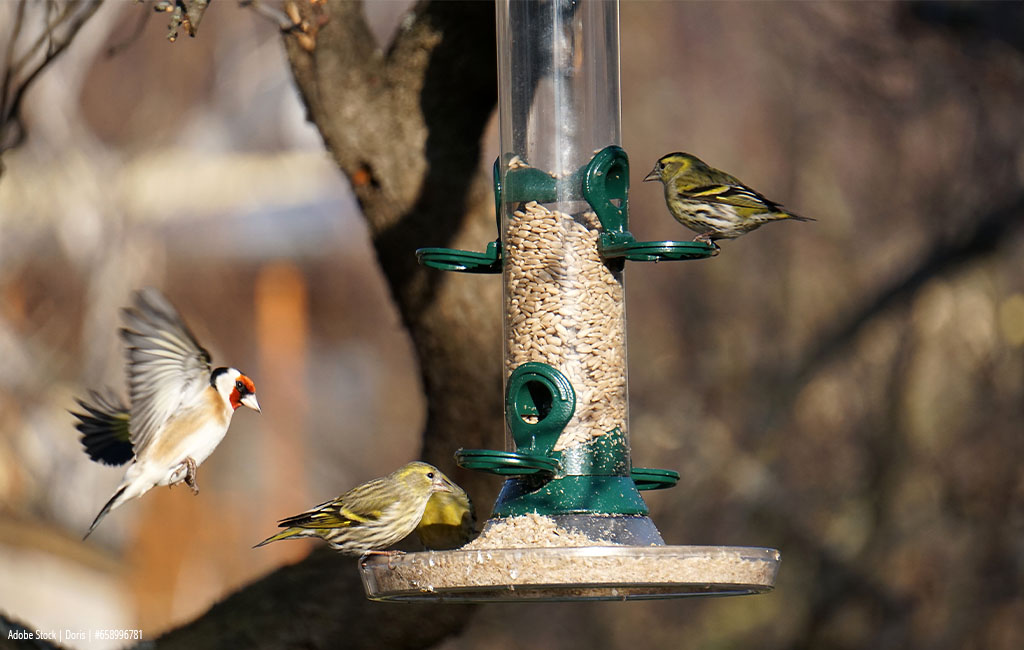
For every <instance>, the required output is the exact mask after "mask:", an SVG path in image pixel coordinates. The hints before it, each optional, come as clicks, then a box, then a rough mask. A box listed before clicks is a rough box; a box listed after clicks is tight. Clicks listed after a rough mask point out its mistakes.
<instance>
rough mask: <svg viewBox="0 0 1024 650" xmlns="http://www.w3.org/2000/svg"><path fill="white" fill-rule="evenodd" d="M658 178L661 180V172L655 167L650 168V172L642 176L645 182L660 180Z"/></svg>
mask: <svg viewBox="0 0 1024 650" xmlns="http://www.w3.org/2000/svg"><path fill="white" fill-rule="evenodd" d="M660 180H661V174H659V173H658V168H657V167H655V168H654V169H652V170H651V173H650V174H648V175H646V176H644V182H645V183H646V182H647V181H660Z"/></svg>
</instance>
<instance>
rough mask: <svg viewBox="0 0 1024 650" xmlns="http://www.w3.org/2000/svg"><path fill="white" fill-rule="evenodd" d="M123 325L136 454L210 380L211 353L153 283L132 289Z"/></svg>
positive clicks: (131, 426)
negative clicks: (132, 302) (154, 287)
mask: <svg viewBox="0 0 1024 650" xmlns="http://www.w3.org/2000/svg"><path fill="white" fill-rule="evenodd" d="M123 316H124V322H125V325H126V327H124V328H122V329H121V337H122V338H123V339H124V341H125V343H126V344H127V346H128V348H127V356H128V393H129V398H130V400H131V421H130V423H129V428H130V432H131V442H132V444H133V445H134V446H135V454H136V455H138V454H139V453H141V452H142V450H143V449H145V447H146V446H147V445H148V444H149V443H150V442H151V441H152V439H153V436H154V435H155V434H156V433H157V432H158V431H160V430H161V429H162V428H163V426H164V425H165V424H166V423H167V421H168V420H169V419H170V418H171V416H172V415H174V413H175V412H177V411H178V410H179V409H180V408H181V407H182V405H185V404H193V403H195V402H197V401H198V400H199V399H200V398H201V395H202V392H203V390H205V389H206V387H207V386H209V385H210V353H209V352H207V351H206V350H205V349H203V347H202V346H200V345H199V343H198V342H197V341H196V338H195V336H193V335H192V332H190V331H189V329H188V327H187V326H186V325H185V323H184V321H182V319H181V316H179V315H178V312H177V311H176V310H175V309H174V306H173V305H171V303H170V302H168V300H167V299H166V298H165V297H164V296H163V294H161V293H160V292H159V291H157V290H156V289H153V288H147V289H143V290H141V291H138V292H136V294H135V300H134V306H133V307H130V308H127V309H125V310H124V313H123Z"/></svg>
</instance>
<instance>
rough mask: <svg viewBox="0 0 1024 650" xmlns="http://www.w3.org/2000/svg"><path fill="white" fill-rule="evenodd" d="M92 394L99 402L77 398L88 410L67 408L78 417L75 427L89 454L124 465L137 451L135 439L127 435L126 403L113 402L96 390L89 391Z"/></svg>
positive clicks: (97, 458)
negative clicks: (83, 411)
mask: <svg viewBox="0 0 1024 650" xmlns="http://www.w3.org/2000/svg"><path fill="white" fill-rule="evenodd" d="M89 397H90V399H91V400H92V401H93V402H94V403H95V404H98V405H94V404H90V403H89V402H86V401H85V400H83V399H80V398H76V399H75V401H76V402H78V405H79V406H80V407H81V408H82V409H83V410H85V411H86V412H85V413H78V412H76V411H71V410H69V411H68V412H69V413H70V414H71V415H73V416H74V417H75V418H77V419H78V422H77V423H76V424H75V429H77V430H78V432H79V433H81V434H82V437H81V439H80V442H81V443H82V447H83V448H84V449H85V453H86V455H88V456H89V458H90V460H93V461H95V462H97V463H102V464H104V465H124V464H125V463H126V462H128V461H129V460H131V459H132V458H133V457H134V455H135V453H134V450H133V448H132V443H131V441H130V440H129V439H127V435H128V432H127V429H126V419H127V417H128V409H127V407H124V406H121V405H120V404H119V403H113V400H108V399H107V398H105V397H103V396H102V395H100V394H99V393H96V392H95V391H90V392H89ZM108 409H109V410H108Z"/></svg>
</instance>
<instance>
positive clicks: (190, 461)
mask: <svg viewBox="0 0 1024 650" xmlns="http://www.w3.org/2000/svg"><path fill="white" fill-rule="evenodd" d="M196 467H197V465H196V461H195V459H194V458H192V457H191V456H188V457H186V458H185V460H183V461H181V462H180V463H179V464H178V467H177V469H175V470H174V473H175V474H180V473H181V472H182V471H184V472H185V476H183V477H182V478H180V479H178V480H177V481H175V482H174V483H171V484H169V485H168V486H167V487H169V488H173V487H174V486H175V485H177V484H178V483H181V482H183V481H184V483H185V485H187V486H188V487H189V488H190V489H191V490H192V494H199V485H197V484H196Z"/></svg>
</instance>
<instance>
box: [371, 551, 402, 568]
mask: <svg viewBox="0 0 1024 650" xmlns="http://www.w3.org/2000/svg"><path fill="white" fill-rule="evenodd" d="M368 555H386V556H387V557H388V569H394V568H395V567H394V566H392V564H391V560H393V559H395V558H396V557H398V556H400V555H405V551H366V552H365V553H363V557H366V556H368Z"/></svg>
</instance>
